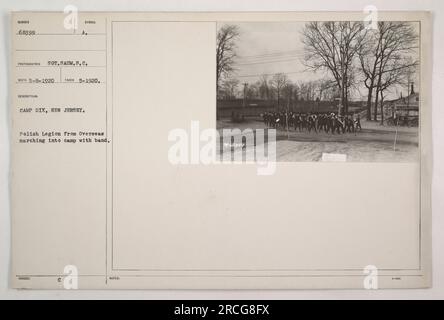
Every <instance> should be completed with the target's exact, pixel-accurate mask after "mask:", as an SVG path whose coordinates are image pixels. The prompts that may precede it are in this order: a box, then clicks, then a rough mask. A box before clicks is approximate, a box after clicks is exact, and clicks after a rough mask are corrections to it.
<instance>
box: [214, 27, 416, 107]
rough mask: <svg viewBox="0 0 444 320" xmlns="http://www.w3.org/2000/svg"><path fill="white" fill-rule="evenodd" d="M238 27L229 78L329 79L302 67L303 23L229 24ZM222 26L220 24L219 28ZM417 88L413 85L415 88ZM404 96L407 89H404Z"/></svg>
mask: <svg viewBox="0 0 444 320" xmlns="http://www.w3.org/2000/svg"><path fill="white" fill-rule="evenodd" d="M230 24H235V25H237V26H238V27H239V32H240V35H239V39H238V41H237V51H236V52H237V55H238V58H237V59H236V65H235V66H234V67H235V69H236V71H235V73H233V75H232V77H234V78H238V79H239V81H240V82H241V83H244V82H248V83H252V82H255V81H257V80H258V79H259V77H260V75H261V74H270V77H272V75H273V74H276V73H279V72H282V73H285V74H287V76H288V78H289V79H290V80H291V81H293V82H295V83H299V82H301V81H308V80H316V79H320V78H331V76H330V75H329V73H328V72H326V71H319V72H318V73H314V72H313V71H311V70H307V67H306V66H305V65H304V63H303V60H304V45H303V44H302V42H301V31H302V29H303V27H304V25H305V22H244V23H230ZM222 25H224V23H219V27H220V26H222ZM415 85H416V84H415ZM400 90H401V88H393V90H392V92H391V94H390V95H389V96H388V97H387V98H389V99H392V98H397V97H398V96H399V94H400ZM402 91H404V92H403V93H404V95H405V94H406V91H407V89H406V88H403V89H402ZM366 95H367V91H366V89H365V88H364V87H363V86H362V88H360V89H359V92H354V93H353V98H354V99H365V96H366Z"/></svg>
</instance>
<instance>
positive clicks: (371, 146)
mask: <svg viewBox="0 0 444 320" xmlns="http://www.w3.org/2000/svg"><path fill="white" fill-rule="evenodd" d="M361 124H362V131H360V132H357V133H356V134H353V133H345V134H331V133H325V132H319V133H315V132H313V131H312V132H311V133H309V132H307V131H302V132H299V131H295V130H294V129H290V130H288V131H287V130H283V129H278V130H277V136H276V140H277V146H276V160H277V161H320V160H321V158H322V153H338V154H345V155H347V161H353V162H415V161H418V159H419V153H418V150H419V149H418V128H417V127H410V128H408V127H398V128H397V131H398V132H397V133H396V128H395V127H392V126H381V125H380V124H379V123H375V122H372V121H365V120H364V121H362V123H361ZM217 125H218V130H219V133H220V134H221V136H222V135H223V132H222V129H230V128H239V129H240V130H244V129H247V128H250V129H253V130H255V129H263V128H265V125H264V124H263V123H262V122H261V121H255V120H250V121H246V122H243V123H232V122H231V121H230V120H218V122H217ZM395 136H396V147H395V145H394V141H395ZM221 152H228V151H221Z"/></svg>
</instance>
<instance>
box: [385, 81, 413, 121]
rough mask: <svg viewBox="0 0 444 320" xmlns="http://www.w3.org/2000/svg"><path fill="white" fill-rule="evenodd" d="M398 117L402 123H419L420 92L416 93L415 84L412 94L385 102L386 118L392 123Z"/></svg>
mask: <svg viewBox="0 0 444 320" xmlns="http://www.w3.org/2000/svg"><path fill="white" fill-rule="evenodd" d="M395 119H398V121H399V123H400V125H417V124H418V120H419V93H415V92H414V90H413V86H412V88H411V91H410V95H409V96H407V97H401V98H399V99H395V100H390V101H386V102H385V103H384V120H385V121H386V122H387V124H392V123H393V121H394V120H395Z"/></svg>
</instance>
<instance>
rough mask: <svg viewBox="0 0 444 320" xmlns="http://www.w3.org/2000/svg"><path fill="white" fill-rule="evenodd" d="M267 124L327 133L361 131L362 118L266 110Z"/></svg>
mask: <svg viewBox="0 0 444 320" xmlns="http://www.w3.org/2000/svg"><path fill="white" fill-rule="evenodd" d="M263 120H264V123H265V125H266V126H268V127H272V128H282V129H290V128H294V130H295V131H299V132H301V131H305V130H306V131H308V132H311V131H314V132H316V133H318V132H320V131H324V132H326V133H332V134H335V133H338V134H339V133H346V132H350V133H356V132H357V131H358V130H359V131H361V130H362V128H361V118H360V115H359V114H358V115H357V116H356V117H355V115H337V114H335V113H333V112H332V113H321V114H311V113H306V114H302V113H294V112H266V113H264V114H263Z"/></svg>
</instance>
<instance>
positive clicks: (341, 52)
mask: <svg viewBox="0 0 444 320" xmlns="http://www.w3.org/2000/svg"><path fill="white" fill-rule="evenodd" d="M362 32H365V28H364V24H363V23H362V22H353V21H335V22H309V23H307V24H306V25H305V27H304V29H303V31H302V42H303V43H304V46H305V59H304V63H305V65H306V66H307V67H309V68H311V69H313V70H315V71H317V70H326V71H328V72H330V73H331V75H332V76H333V78H334V79H335V81H336V83H337V86H338V87H339V90H340V95H341V105H342V106H343V107H344V111H345V112H348V95H349V87H350V85H351V81H350V79H351V78H352V77H353V75H352V72H353V70H354V69H353V68H352V64H353V60H354V58H355V56H356V53H357V52H358V51H359V50H360V46H361V45H362V37H360V35H361V33H362Z"/></svg>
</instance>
